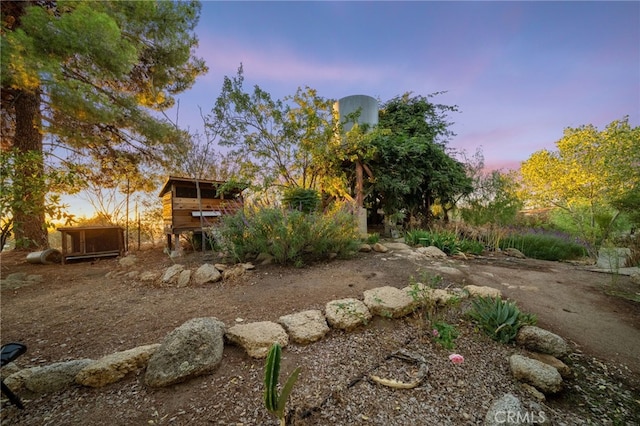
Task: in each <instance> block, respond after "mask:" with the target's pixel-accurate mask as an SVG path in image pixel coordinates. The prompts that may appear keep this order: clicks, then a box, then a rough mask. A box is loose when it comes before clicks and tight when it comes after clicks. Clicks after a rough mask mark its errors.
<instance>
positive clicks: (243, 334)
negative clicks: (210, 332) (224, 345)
mask: <svg viewBox="0 0 640 426" xmlns="http://www.w3.org/2000/svg"><path fill="white" fill-rule="evenodd" d="M226 337H227V339H228V340H229V341H230V342H232V343H235V344H236V345H238V346H240V347H242V348H244V350H245V351H247V354H248V355H249V356H250V357H252V358H266V356H267V353H268V352H269V348H270V347H271V345H272V344H273V343H274V342H278V343H279V344H280V346H282V347H284V346H287V345H288V344H289V336H288V335H287V332H286V331H284V328H282V326H281V325H280V324H276V323H275V322H271V321H260V322H254V323H249V324H238V325H234V326H233V327H231V328H229V330H228V331H227V334H226Z"/></svg>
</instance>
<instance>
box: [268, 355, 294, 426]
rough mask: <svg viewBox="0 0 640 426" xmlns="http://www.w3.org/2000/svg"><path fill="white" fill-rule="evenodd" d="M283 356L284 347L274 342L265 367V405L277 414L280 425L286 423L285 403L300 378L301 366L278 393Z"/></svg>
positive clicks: (283, 425) (282, 425)
mask: <svg viewBox="0 0 640 426" xmlns="http://www.w3.org/2000/svg"><path fill="white" fill-rule="evenodd" d="M281 358H282V347H281V346H280V344H279V343H277V342H276V343H274V344H273V345H271V348H270V349H269V353H268V354H267V362H266V364H265V369H264V406H265V407H266V408H267V410H269V412H270V413H272V414H273V415H275V416H276V417H277V418H278V420H279V421H280V426H285V424H286V413H285V405H286V403H287V399H289V394H291V390H292V389H293V385H294V384H295V383H296V380H298V374H300V367H297V368H296V369H295V370H293V372H292V373H291V374H290V375H289V377H288V378H287V381H286V383H285V384H284V386H283V387H282V392H281V393H280V394H279V395H278V380H279V376H280V360H281Z"/></svg>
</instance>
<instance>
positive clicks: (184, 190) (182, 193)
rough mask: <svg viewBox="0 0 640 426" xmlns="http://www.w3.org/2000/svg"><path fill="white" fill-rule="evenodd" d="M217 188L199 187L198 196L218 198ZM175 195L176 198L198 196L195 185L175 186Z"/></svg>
mask: <svg viewBox="0 0 640 426" xmlns="http://www.w3.org/2000/svg"><path fill="white" fill-rule="evenodd" d="M216 192H217V190H216V189H215V188H203V187H200V198H220V197H216ZM176 197H177V198H198V191H197V190H196V187H195V186H192V187H186V186H178V187H176Z"/></svg>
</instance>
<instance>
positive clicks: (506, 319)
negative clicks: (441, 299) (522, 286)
mask: <svg viewBox="0 0 640 426" xmlns="http://www.w3.org/2000/svg"><path fill="white" fill-rule="evenodd" d="M468 315H469V316H470V317H471V318H472V319H473V320H474V321H475V322H476V323H477V324H478V325H479V326H480V328H481V329H482V330H483V331H484V332H485V333H486V334H487V335H488V336H489V337H491V338H492V339H493V340H496V341H498V342H502V343H509V342H511V341H512V340H513V339H515V337H516V335H517V334H518V330H520V328H521V327H522V326H524V325H535V324H536V322H537V318H536V316H535V315H530V314H523V313H522V312H520V309H518V307H517V306H516V305H515V303H513V302H509V301H506V300H502V299H501V298H499V297H496V298H494V297H478V298H477V299H474V300H473V302H472V308H471V309H470V310H469V311H468Z"/></svg>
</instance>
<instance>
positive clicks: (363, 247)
mask: <svg viewBox="0 0 640 426" xmlns="http://www.w3.org/2000/svg"><path fill="white" fill-rule="evenodd" d="M371 250H372V248H371V245H369V244H360V248H359V249H358V251H360V252H362V253H369V252H370V251H371Z"/></svg>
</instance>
